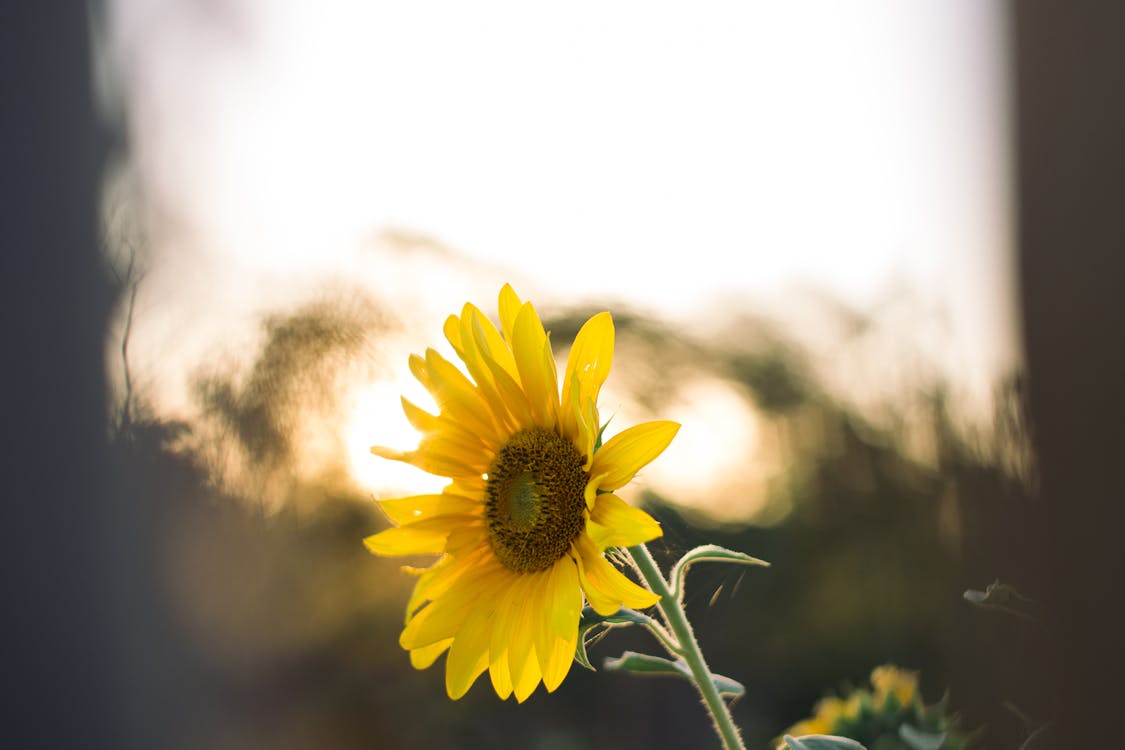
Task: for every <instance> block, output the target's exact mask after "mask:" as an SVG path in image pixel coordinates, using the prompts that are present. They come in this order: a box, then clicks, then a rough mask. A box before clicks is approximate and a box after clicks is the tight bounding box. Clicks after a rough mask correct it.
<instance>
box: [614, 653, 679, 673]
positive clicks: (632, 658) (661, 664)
mask: <svg viewBox="0 0 1125 750" xmlns="http://www.w3.org/2000/svg"><path fill="white" fill-rule="evenodd" d="M604 665H605V668H606V669H608V670H610V671H611V672H618V671H621V672H636V673H639V674H671V675H676V676H677V677H687V678H688V679H691V672H690V671H689V670H688V668H687V664H684V663H683V662H682V661H672V660H671V659H665V658H663V657H660V656H650V655H649V654H638V653H637V652H636V651H626V652H625V653H623V654H621V656H619V657H617V658H616V659H613V658H609V659H606V660H605V662H604Z"/></svg>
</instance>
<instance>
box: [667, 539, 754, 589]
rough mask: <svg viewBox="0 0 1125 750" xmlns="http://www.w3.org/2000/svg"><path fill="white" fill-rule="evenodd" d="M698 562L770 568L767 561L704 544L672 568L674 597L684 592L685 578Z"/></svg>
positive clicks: (670, 577)
mask: <svg viewBox="0 0 1125 750" xmlns="http://www.w3.org/2000/svg"><path fill="white" fill-rule="evenodd" d="M697 562H725V563H734V564H735V565H762V566H765V567H767V568H768V567H769V565H770V564H769V563H768V562H766V561H765V560H759V559H758V558H756V557H751V556H750V555H747V554H746V553H744V552H735V551H734V550H730V549H727V548H725V547H720V546H719V545H717V544H704V545H702V546H700V547H696V548H695V549H693V550H690V551H688V552H687V553H686V554H684V556H683V557H681V558H680V559H679V561H678V562H677V563H676V564H675V566H673V568H672V575H671V576H669V580H670V581H671V582H672V595H673V596H675V597H679V596H680V593H681V592H682V591H683V590H684V578H685V577H686V576H687V572H688V568H690V567H691V566H692V565H694V564H695V563H697Z"/></svg>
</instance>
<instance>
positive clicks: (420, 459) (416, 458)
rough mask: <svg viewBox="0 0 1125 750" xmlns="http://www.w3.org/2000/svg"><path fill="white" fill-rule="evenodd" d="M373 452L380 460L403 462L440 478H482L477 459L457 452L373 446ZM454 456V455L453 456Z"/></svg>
mask: <svg viewBox="0 0 1125 750" xmlns="http://www.w3.org/2000/svg"><path fill="white" fill-rule="evenodd" d="M371 452H372V453H374V454H375V455H376V456H379V457H380V458H389V459H390V460H392V461H401V462H403V463H404V464H410V465H411V466H414V467H416V468H419V469H421V470H422V471H424V472H427V473H429V474H433V475H435V476H439V477H449V478H451V479H452V478H456V477H471V476H474V475H476V476H480V473H481V471H482V469H481V468H480V463H479V461H477V460H476V457H473V458H472V460H468V459H469V457H468V456H467V455H464V454H461V453H459V452H457V451H449V452H441V451H439V450H436V449H433V448H431V449H426V450H413V451H400V450H396V449H395V448H388V447H386V446H384V445H373V446H371ZM451 454H452V455H451Z"/></svg>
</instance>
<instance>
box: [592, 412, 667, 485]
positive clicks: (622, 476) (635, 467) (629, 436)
mask: <svg viewBox="0 0 1125 750" xmlns="http://www.w3.org/2000/svg"><path fill="white" fill-rule="evenodd" d="M679 429H680V426H679V425H678V424H676V423H675V422H645V423H644V424H639V425H636V426H634V427H630V428H629V429H627V430H625V431H623V432H620V433H618V434H617V435H614V436H613V437H612V438H610V439H609V441H608V442H607V443H606V444H605V445H603V446H602V447H601V448H600V449H599V450H598V452H597V453H595V454H594V462H593V464H591V466H590V474H591V476H596V475H599V474H603V473H604V474H605V475H606V477H605V479H604V480H602V482H601V489H603V490H609V491H613V490H616V489H618V488H619V487H623V486H625V485H626V484H628V483H629V481H630V480H631V479H632V478H633V477H634V476H635V475H636V473H637V472H638V471H640V470H641V469H642V468H644V466H646V465H647V464H648V463H649V462H650V461H652V460H653V459H654V458H656V457H657V456H659V455H660V454H661V453H663V452H664V449H665V448H667V447H668V444H669V443H671V442H672V438H674V437H675V436H676V432H677V431H678V430H679Z"/></svg>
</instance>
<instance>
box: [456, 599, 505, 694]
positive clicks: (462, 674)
mask: <svg viewBox="0 0 1125 750" xmlns="http://www.w3.org/2000/svg"><path fill="white" fill-rule="evenodd" d="M494 608H495V604H492V605H491V606H490V605H489V604H487V603H484V602H481V603H479V604H478V607H477V609H475V610H473V613H472V614H471V615H469V617H468V618H467V619H466V620H465V622H464V623H463V624H462V625H461V627H460V629H458V631H457V635H456V636H455V637H454V638H453V645H452V646H450V648H449V658H447V659H446V661H445V691H446V693H448V694H449V697H450V698H452V699H453V700H457V699H458V698H460V697H461V696H463V695H464V694H465V693H466V692H467V691H468V690H469V687H470V686H471V685H472V684H473V683H474V682H475V681H476V679H477V678H478V677H480V675H481V673H482V672H484V670H485V669H486V668H487V667H488V641H489V638H490V637H491V636H492V611H493V609H494Z"/></svg>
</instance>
